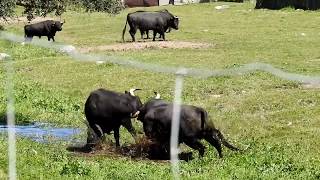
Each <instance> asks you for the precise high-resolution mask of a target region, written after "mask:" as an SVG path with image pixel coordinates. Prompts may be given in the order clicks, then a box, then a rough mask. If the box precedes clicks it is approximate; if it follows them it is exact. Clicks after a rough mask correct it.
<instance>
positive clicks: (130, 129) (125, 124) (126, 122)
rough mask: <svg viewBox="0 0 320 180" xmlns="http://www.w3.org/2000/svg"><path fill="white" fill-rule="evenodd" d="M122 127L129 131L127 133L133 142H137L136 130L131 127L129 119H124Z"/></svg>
mask: <svg viewBox="0 0 320 180" xmlns="http://www.w3.org/2000/svg"><path fill="white" fill-rule="evenodd" d="M122 126H123V127H125V128H126V129H127V130H128V131H129V133H130V134H131V135H132V137H133V138H134V140H135V142H137V133H136V130H135V129H134V127H133V126H132V123H131V120H130V119H125V120H124V121H123V122H122Z"/></svg>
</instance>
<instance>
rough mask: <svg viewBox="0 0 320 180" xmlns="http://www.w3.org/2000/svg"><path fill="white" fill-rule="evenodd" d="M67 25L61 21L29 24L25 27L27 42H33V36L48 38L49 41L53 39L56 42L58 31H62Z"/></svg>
mask: <svg viewBox="0 0 320 180" xmlns="http://www.w3.org/2000/svg"><path fill="white" fill-rule="evenodd" d="M64 23H65V21H64V22H60V21H53V20H46V21H42V22H38V23H35V24H29V25H25V26H24V37H25V41H31V40H32V38H33V36H38V37H39V38H41V36H47V37H48V41H50V39H52V41H53V42H54V41H55V40H54V36H55V35H56V32H57V31H62V25H63V24H64Z"/></svg>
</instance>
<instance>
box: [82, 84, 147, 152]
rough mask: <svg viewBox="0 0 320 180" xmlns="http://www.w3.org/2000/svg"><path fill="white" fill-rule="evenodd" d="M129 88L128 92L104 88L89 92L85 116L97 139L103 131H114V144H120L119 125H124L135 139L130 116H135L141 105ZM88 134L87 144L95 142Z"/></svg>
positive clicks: (108, 132) (99, 138)
mask: <svg viewBox="0 0 320 180" xmlns="http://www.w3.org/2000/svg"><path fill="white" fill-rule="evenodd" d="M136 90H139V89H131V90H130V91H129V92H128V91H125V93H118V92H114V91H110V90H105V89H97V90H95V91H93V92H91V93H90V95H89V97H88V99H87V101H86V103H85V109H84V112H85V116H86V118H87V121H88V124H89V127H90V128H91V129H92V130H93V132H94V133H95V135H96V136H97V137H98V140H101V139H102V137H103V135H104V134H105V133H107V134H110V132H111V131H113V132H114V138H115V140H116V146H117V147H119V146H120V141H119V138H120V134H119V128H120V126H124V127H125V128H126V129H127V130H128V131H129V132H130V134H131V135H132V136H133V137H134V138H135V139H136V131H135V129H134V128H133V126H132V123H131V118H134V117H137V115H138V114H139V109H140V108H141V106H142V103H141V101H140V98H139V97H138V96H135V95H134V91H136ZM92 141H93V140H92V139H90V137H89V136H88V139H87V143H88V144H96V143H97V142H96V141H97V140H96V139H94V141H95V142H92Z"/></svg>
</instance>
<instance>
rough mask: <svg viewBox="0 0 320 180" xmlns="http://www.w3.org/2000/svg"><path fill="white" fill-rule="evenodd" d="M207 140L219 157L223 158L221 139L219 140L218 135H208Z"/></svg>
mask: <svg viewBox="0 0 320 180" xmlns="http://www.w3.org/2000/svg"><path fill="white" fill-rule="evenodd" d="M205 139H206V140H207V141H208V142H209V143H210V144H211V145H212V146H214V147H215V148H216V149H217V151H218V154H219V157H220V158H222V157H223V155H222V148H221V142H220V138H218V136H217V135H213V136H210V135H208V136H206V137H205Z"/></svg>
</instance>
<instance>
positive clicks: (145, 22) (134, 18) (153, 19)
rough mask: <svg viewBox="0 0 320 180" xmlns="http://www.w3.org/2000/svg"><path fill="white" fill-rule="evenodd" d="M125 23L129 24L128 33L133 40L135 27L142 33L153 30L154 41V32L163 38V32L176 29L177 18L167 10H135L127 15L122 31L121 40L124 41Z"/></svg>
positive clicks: (177, 24)
mask: <svg viewBox="0 0 320 180" xmlns="http://www.w3.org/2000/svg"><path fill="white" fill-rule="evenodd" d="M127 24H129V26H130V30H129V33H130V35H131V37H132V41H133V42H134V41H135V34H136V32H137V29H139V30H140V32H141V34H142V35H143V33H144V32H147V31H148V30H153V41H155V37H156V34H157V33H159V34H160V36H161V37H162V38H163V40H165V34H164V33H165V32H166V31H167V29H169V28H173V29H176V30H177V29H178V28H179V27H178V26H179V18H178V17H176V16H174V15H172V14H171V13H170V12H169V11H167V10H162V11H155V12H146V11H137V12H134V13H129V14H128V15H127V21H126V24H125V26H124V28H123V31H122V40H123V41H124V34H125V32H126V28H127Z"/></svg>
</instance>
